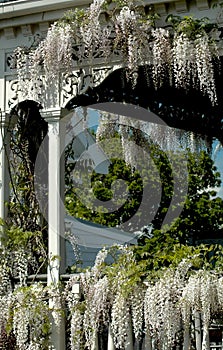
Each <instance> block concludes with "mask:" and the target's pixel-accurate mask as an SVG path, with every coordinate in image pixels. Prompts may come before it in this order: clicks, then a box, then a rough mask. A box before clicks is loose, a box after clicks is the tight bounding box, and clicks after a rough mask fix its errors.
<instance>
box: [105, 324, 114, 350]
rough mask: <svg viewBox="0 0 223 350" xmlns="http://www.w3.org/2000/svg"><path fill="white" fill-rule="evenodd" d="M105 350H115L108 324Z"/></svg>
mask: <svg viewBox="0 0 223 350" xmlns="http://www.w3.org/2000/svg"><path fill="white" fill-rule="evenodd" d="M107 350H115V346H114V341H113V337H112V331H111V325H110V324H109V326H108V349H107Z"/></svg>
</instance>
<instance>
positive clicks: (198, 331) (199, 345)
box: [194, 311, 202, 350]
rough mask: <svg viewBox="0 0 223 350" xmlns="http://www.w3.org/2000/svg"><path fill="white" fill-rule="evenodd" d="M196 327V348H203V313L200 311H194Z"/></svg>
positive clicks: (199, 349)
mask: <svg viewBox="0 0 223 350" xmlns="http://www.w3.org/2000/svg"><path fill="white" fill-rule="evenodd" d="M194 328H195V343H196V350H201V349H202V341H201V315H200V312H199V311H195V312H194Z"/></svg>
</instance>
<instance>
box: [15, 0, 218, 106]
mask: <svg viewBox="0 0 223 350" xmlns="http://www.w3.org/2000/svg"><path fill="white" fill-rule="evenodd" d="M115 4H116V2H112V3H110V1H105V0H94V1H93V2H92V4H91V5H90V6H89V8H87V9H86V10H83V9H82V10H77V9H76V10H74V11H70V12H68V13H67V14H66V15H65V16H64V18H62V19H61V20H60V21H58V22H56V23H54V24H53V25H52V26H51V27H50V28H49V30H48V33H47V36H46V38H45V39H44V40H42V41H41V42H40V43H39V45H38V46H37V47H36V48H32V49H30V50H28V51H27V50H24V49H22V48H17V49H16V51H15V57H16V61H17V64H16V65H17V71H18V78H19V82H20V88H21V90H22V92H23V94H24V95H25V96H26V97H27V96H31V97H32V98H37V99H39V98H40V95H41V92H43V90H44V89H50V88H52V86H54V87H56V88H57V89H58V88H59V86H60V84H61V79H63V76H64V75H66V74H67V73H69V74H70V73H71V72H72V71H73V70H75V69H78V67H81V66H82V65H83V64H84V65H88V66H89V67H93V66H94V63H95V62H96V61H97V62H98V63H100V64H104V63H106V62H109V63H110V64H112V63H115V62H117V61H118V62H119V63H120V62H121V63H122V64H123V66H124V67H126V74H127V77H128V78H129V79H130V80H131V81H132V83H133V85H134V84H136V82H137V71H138V67H139V66H142V65H147V66H148V67H150V68H149V70H150V72H151V80H152V81H153V84H154V87H155V88H158V87H160V86H161V85H162V84H163V83H164V82H169V83H170V84H171V85H173V86H176V87H179V88H184V89H188V88H189V87H193V88H196V89H199V90H200V91H201V92H202V93H203V94H204V95H207V96H208V97H209V99H210V100H211V102H212V103H213V104H215V103H216V100H217V97H216V89H215V78H214V59H215V58H216V57H218V50H217V46H216V43H215V42H214V40H212V38H211V31H210V24H209V25H204V23H203V21H202V20H195V19H193V18H192V17H185V18H182V19H179V20H178V21H176V20H174V25H172V26H171V28H169V27H168V28H156V27H155V21H154V15H153V16H148V15H146V14H145V12H144V11H143V10H142V7H137V6H136V5H135V4H134V1H127V2H126V1H125V2H124V3H123V6H121V7H120V6H118V5H117V6H115ZM176 23H177V25H176ZM194 23H195V24H196V26H194ZM195 27H196V28H195ZM185 28H186V30H185ZM98 60H99V61H98ZM92 74H93V70H92Z"/></svg>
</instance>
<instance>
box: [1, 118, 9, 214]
mask: <svg viewBox="0 0 223 350" xmlns="http://www.w3.org/2000/svg"><path fill="white" fill-rule="evenodd" d="M8 121H9V116H8V115H7V114H5V113H1V119H0V218H1V219H3V220H5V219H6V217H7V206H6V202H7V201H8V200H9V170H8V166H9V162H8V157H9V141H10V140H9V133H8V132H7V131H8V130H7V128H8Z"/></svg>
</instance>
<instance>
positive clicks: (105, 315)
mask: <svg viewBox="0 0 223 350" xmlns="http://www.w3.org/2000/svg"><path fill="white" fill-rule="evenodd" d="M121 250H122V253H124V255H125V264H130V265H131V266H132V267H133V265H134V264H135V263H136V262H135V261H134V259H135V258H134V255H133V254H132V252H131V250H128V248H124V247H121ZM104 253H105V250H103V251H101V252H100V253H99V256H100V259H99V260H100V264H98V263H97V264H96V265H95V267H94V268H93V269H92V270H91V271H88V272H87V273H83V274H81V275H80V276H79V277H75V278H73V279H72V280H70V281H69V283H68V285H67V289H66V292H65V294H66V298H68V299H69V304H68V306H69V310H70V312H71V330H72V332H71V333H70V336H71V339H70V342H71V349H72V350H73V349H79V346H80V344H82V345H84V346H85V347H86V348H87V349H93V348H94V346H95V344H96V342H97V339H98V337H99V336H100V332H101V331H102V329H104V328H106V329H107V331H108V333H109V335H108V336H109V337H111V338H112V341H113V344H114V347H115V349H125V348H126V346H127V344H128V343H129V342H132V341H133V339H134V342H136V341H138V342H144V343H145V344H146V349H149V350H172V349H173V348H174V346H177V345H178V346H180V348H182V349H183V350H189V349H196V345H195V344H196V341H197V338H199V337H200V338H201V342H202V350H209V346H210V344H209V328H210V326H211V324H212V323H213V322H214V320H215V318H219V315H221V316H222V315H223V278H222V276H220V275H219V274H217V273H216V272H214V271H205V270H197V271H191V266H192V264H191V262H190V260H189V259H183V260H182V261H181V263H180V264H179V265H178V267H177V268H176V269H168V270H166V271H165V272H163V273H162V274H161V276H160V277H159V278H157V279H156V280H147V281H144V282H140V281H139V280H138V279H135V280H134V279H132V280H131V278H132V276H130V275H128V272H127V271H126V269H123V267H124V266H120V270H119V273H118V275H117V276H116V278H114V276H113V279H111V278H109V273H108V274H105V270H104V269H103V266H104V265H103V259H104V257H105V255H106V254H104ZM194 258H196V257H194ZM132 264H133V265H132ZM135 266H136V265H135ZM127 270H128V269H127ZM110 277H111V276H110ZM130 280H131V282H130ZM77 283H79V285H80V290H81V295H82V296H79V300H78V296H77V295H76V297H75V298H74V294H72V286H74V285H76V284H77ZM198 321H199V327H198V324H197V322H198ZM201 332H202V336H201Z"/></svg>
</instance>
